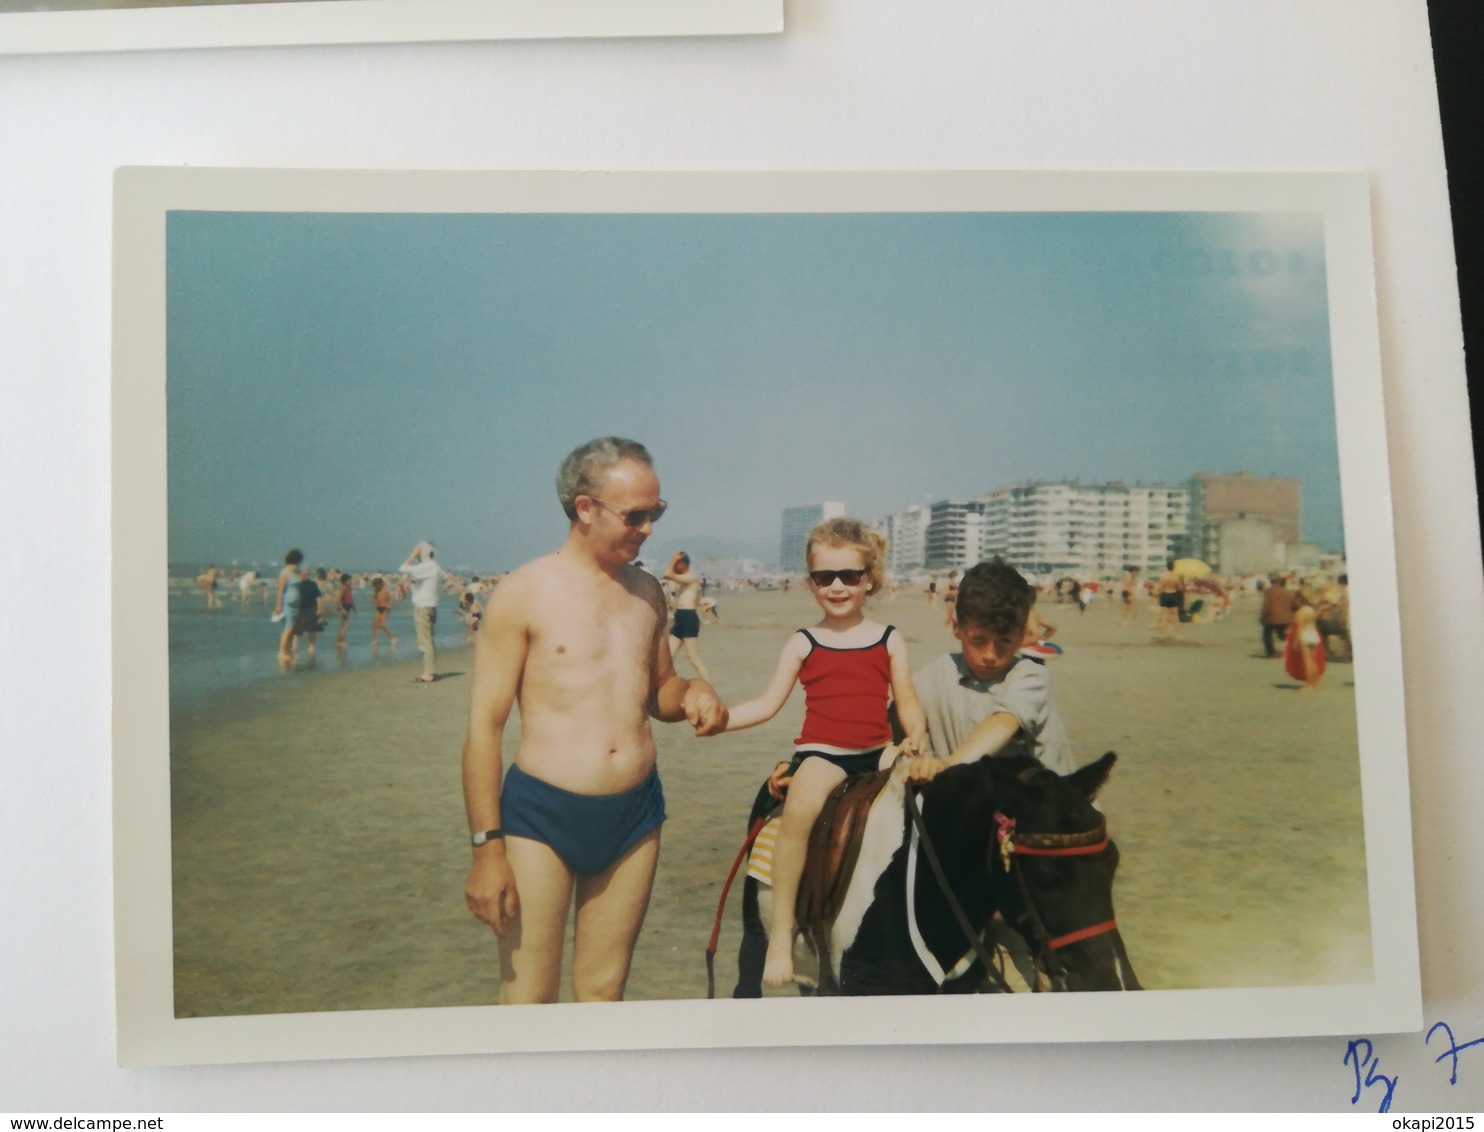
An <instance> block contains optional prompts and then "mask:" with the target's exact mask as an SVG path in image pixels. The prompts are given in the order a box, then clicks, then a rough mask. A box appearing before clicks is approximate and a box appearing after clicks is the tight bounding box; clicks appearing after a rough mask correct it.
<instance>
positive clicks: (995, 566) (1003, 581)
mask: <svg viewBox="0 0 1484 1132" xmlns="http://www.w3.org/2000/svg"><path fill="white" fill-rule="evenodd" d="M1035 604H1036V591H1035V588H1034V587H1033V586H1032V585H1031V584H1030V583H1029V582H1027V581H1026V580H1025V579H1024V578H1022V577H1021V576H1020V572H1019V571H1018V570H1016V569H1015V567H1013V566H1010V565H1008V564H1007V563H1006V562H1005V560H1004V559H1003V558H999V557H996V558H994V559H992V560H991V561H989V562H980V563H978V564H977V565H975V566H972V567H970V568H969V569H968V570H967V571H965V573H964V576H963V580H962V581H960V582H959V584H958V609H957V616H958V623H959V624H960V625H963V626H965V627H969V626H972V627H975V628H979V629H989V630H990V631H991V632H995V633H1014V632H1016V631H1017V630H1023V629H1024V628H1025V623H1026V620H1027V619H1028V618H1029V617H1030V614H1031V606H1033V605H1035Z"/></svg>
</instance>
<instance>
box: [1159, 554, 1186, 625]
mask: <svg viewBox="0 0 1484 1132" xmlns="http://www.w3.org/2000/svg"><path fill="white" fill-rule="evenodd" d="M1154 594H1155V599H1156V600H1157V601H1158V602H1159V619H1158V620H1157V621H1156V622H1155V625H1154V627H1155V628H1156V629H1169V630H1170V631H1171V632H1174V633H1179V632H1180V610H1181V608H1182V607H1183V606H1184V604H1185V583H1184V582H1183V581H1181V580H1180V575H1179V574H1177V573H1175V563H1174V562H1173V561H1169V562H1166V563H1165V572H1164V573H1163V574H1161V575H1160V576H1159V581H1158V582H1156V583H1155V584H1154Z"/></svg>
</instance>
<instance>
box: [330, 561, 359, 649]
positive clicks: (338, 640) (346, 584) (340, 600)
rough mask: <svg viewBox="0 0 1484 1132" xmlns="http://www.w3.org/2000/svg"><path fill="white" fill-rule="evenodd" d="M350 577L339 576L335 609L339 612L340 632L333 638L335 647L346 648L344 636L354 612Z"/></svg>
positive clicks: (347, 575) (348, 629)
mask: <svg viewBox="0 0 1484 1132" xmlns="http://www.w3.org/2000/svg"><path fill="white" fill-rule="evenodd" d="M350 581H351V579H350V575H349V574H341V575H340V591H339V594H338V596H337V599H336V602H335V608H336V609H338V610H339V611H340V632H339V634H337V635H336V637H335V647H336V648H341V649H343V648H345V647H346V641H345V638H346V635H347V634H348V633H349V632H350V615H351V614H352V613H354V612H355V611H356V595H355V594H354V592H352V590H351V588H350Z"/></svg>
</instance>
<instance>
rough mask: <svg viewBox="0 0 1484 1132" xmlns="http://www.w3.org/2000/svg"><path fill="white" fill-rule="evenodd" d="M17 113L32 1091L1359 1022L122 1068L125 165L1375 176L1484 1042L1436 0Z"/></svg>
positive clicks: (176, 90) (1404, 563) (463, 1092)
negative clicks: (117, 270) (115, 754)
mask: <svg viewBox="0 0 1484 1132" xmlns="http://www.w3.org/2000/svg"><path fill="white" fill-rule="evenodd" d="M0 107H4V108H5V112H4V113H3V114H0V161H3V164H0V249H3V253H0V265H3V267H0V577H4V578H5V579H6V581H7V583H8V585H7V586H6V587H5V588H4V589H3V590H0V593H4V594H5V595H6V597H7V598H8V599H9V600H8V601H6V603H5V606H4V613H5V622H4V623H5V624H6V626H7V630H8V632H7V634H6V640H7V643H8V646H9V647H8V648H7V649H5V650H3V658H0V721H3V722H0V728H3V732H0V759H3V766H4V770H5V774H4V779H3V781H4V787H3V789H0V823H3V824H0V828H3V829H4V831H5V833H6V834H7V837H6V848H7V852H6V857H5V865H4V867H3V869H0V907H3V908H5V909H6V910H7V913H8V914H7V916H6V917H5V922H6V926H5V928H4V929H3V931H0V1016H3V1017H4V1019H5V1021H4V1024H3V1026H0V1108H7V1109H16V1110H41V1111H48V1112H58V1111H60V1112H66V1111H88V1110H114V1111H122V1110H133V1111H137V1112H140V1113H146V1112H150V1111H182V1110H184V1111H190V1110H221V1109H228V1110H236V1109H250V1108H288V1109H317V1108H326V1109H430V1108H431V1109H436V1108H455V1109H466V1110H467V1109H475V1110H482V1109H492V1108H493V1109H500V1110H507V1111H508V1110H518V1109H523V1108H531V1107H553V1106H555V1107H562V1108H569V1107H579V1108H580V1107H605V1108H607V1107H612V1108H671V1107H692V1108H714V1107H720V1106H727V1107H731V1106H740V1107H757V1106H767V1107H816V1106H827V1105H844V1106H848V1107H866V1108H874V1109H887V1108H895V1107H932V1108H937V1107H959V1108H981V1107H992V1108H1042V1107H1053V1108H1078V1109H1080V1108H1098V1109H1106V1108H1127V1107H1134V1108H1156V1109H1164V1108H1238V1109H1248V1108H1326V1109H1349V1108H1350V1104H1349V1099H1350V1096H1351V1093H1352V1091H1353V1074H1352V1072H1351V1070H1350V1069H1349V1068H1348V1067H1346V1066H1344V1065H1343V1064H1342V1058H1343V1056H1344V1043H1343V1042H1342V1041H1339V1040H1337V1039H1316V1040H1286V1041H1281V1042H1206V1043H1188V1044H1184V1045H1170V1044H1158V1045H1154V1044H1141V1045H1124V1046H1065V1047H1044V1046H1041V1047H996V1048H994V1049H988V1048H984V1047H942V1048H934V1049H925V1050H919V1051H913V1052H909V1051H904V1050H902V1049H891V1048H882V1049H860V1048H856V1049H849V1050H817V1051H808V1052H802V1051H797V1050H788V1051H781V1052H777V1053H773V1052H769V1051H757V1050H751V1051H699V1052H671V1053H634V1054H613V1053H605V1054H564V1055H537V1054H532V1055H501V1056H498V1057H494V1056H487V1057H448V1058H427V1059H401V1060H387V1061H379V1062H342V1063H306V1064H294V1065H256V1066H229V1067H219V1068H206V1069H175V1070H150V1071H139V1070H131V1071H124V1070H119V1069H117V1068H115V1067H114V1050H113V1022H114V1020H113V1007H112V1002H113V975H112V934H111V895H112V894H111V876H110V863H109V854H110V830H109V824H110V797H109V778H108V765H109V734H108V717H107V703H108V695H109V691H108V689H109V672H108V641H107V625H108V620H109V618H108V609H107V569H108V555H109V537H110V534H109V526H108V480H107V475H108V471H107V469H108V423H109V418H108V367H109V321H108V320H109V302H110V300H109V266H110V265H109V240H110V202H111V177H112V171H113V168H114V167H115V166H117V165H124V164H195V165H238V166H240V165H274V166H294V165H304V166H321V167H325V166H337V165H345V166H358V167H412V168H634V169H643V168H657V169H690V168H694V169H732V168H736V169H768V168H788V169H807V168H924V169H930V168H1035V169H1058V168H1075V169H1100V168H1107V169H1149V170H1162V169H1259V170H1287V169H1320V170H1323V169H1366V170H1370V171H1372V173H1373V174H1374V182H1373V184H1374V199H1375V208H1376V217H1375V231H1376V244H1377V260H1378V274H1379V285H1378V291H1379V295H1378V298H1379V302H1380V309H1381V334H1382V348H1383V364H1384V366H1385V368H1386V387H1387V401H1388V410H1389V413H1390V422H1389V433H1390V444H1391V451H1392V460H1393V473H1394V484H1393V495H1394V501H1395V506H1396V527H1397V535H1398V543H1399V546H1398V564H1399V573H1400V586H1401V601H1402V614H1403V637H1404V652H1405V658H1406V663H1407V699H1408V713H1409V735H1410V741H1411V744H1412V789H1413V821H1414V825H1415V828H1416V846H1417V856H1418V862H1419V865H1418V899H1419V904H1420V911H1419V918H1420V923H1421V945H1422V955H1423V965H1424V976H1423V980H1424V991H1425V995H1426V1000H1427V1012H1426V1018H1427V1022H1428V1023H1429V1024H1430V1023H1432V1022H1434V1021H1438V1020H1443V1021H1447V1022H1449V1023H1451V1024H1452V1026H1453V1028H1454V1030H1455V1032H1456V1033H1457V1036H1458V1040H1459V1041H1467V1040H1470V1039H1472V1038H1475V1037H1480V1036H1484V990H1481V988H1480V982H1481V980H1480V979H1479V977H1478V975H1479V967H1480V964H1479V963H1478V961H1477V960H1476V958H1475V957H1476V956H1477V955H1479V954H1480V947H1479V945H1478V943H1477V940H1478V939H1479V929H1480V927H1481V926H1484V898H1481V896H1480V895H1479V892H1480V885H1479V884H1478V883H1477V881H1476V872H1475V869H1474V867H1473V866H1474V862H1475V861H1477V860H1479V859H1480V858H1481V849H1484V835H1481V832H1480V830H1479V823H1478V822H1477V821H1476V820H1474V817H1473V814H1474V808H1475V807H1476V806H1477V804H1478V800H1479V799H1480V798H1481V797H1484V790H1481V787H1484V772H1481V770H1480V765H1479V760H1478V756H1477V751H1478V738H1477V737H1478V736H1480V735H1484V726H1481V725H1484V707H1481V697H1480V696H1479V695H1478V694H1477V689H1478V688H1479V687H1480V686H1481V676H1484V643H1481V642H1484V635H1481V633H1480V629H1481V628H1484V616H1481V614H1484V609H1481V605H1484V601H1481V598H1484V594H1481V586H1480V576H1481V575H1480V563H1479V543H1478V529H1477V521H1476V518H1475V511H1474V500H1473V480H1472V476H1471V475H1470V474H1469V472H1470V467H1469V461H1470V449H1469V444H1468V432H1467V407H1466V402H1465V393H1464V384H1463V371H1462V353H1461V347H1460V344H1459V339H1458V315H1457V300H1456V296H1455V294H1454V291H1453V270H1452V255H1451V245H1450V240H1449V226H1448V219H1447V213H1446V196H1445V183H1444V174H1443V166H1442V150H1441V142H1440V137H1439V132H1438V126H1437V110H1436V99H1435V94H1434V90H1433V85H1432V66H1431V59H1430V55H1429V50H1428V36H1427V22H1426V13H1425V9H1424V7H1423V5H1422V3H1421V2H1420V0H1413V2H1411V3H1404V2H1402V0H1324V2H1321V0H1251V2H1248V3H1242V4H1229V5H1222V6H1220V7H1219V8H1218V7H1217V6H1208V5H1193V4H1190V3H1189V2H1188V0H1166V2H1136V0H1128V2H1124V3H1109V2H1108V0H1061V2H1043V3H1038V4H1036V5H1021V4H1011V3H1007V2H1004V0H961V2H957V0H955V2H948V0H934V2H931V3H912V4H909V3H907V2H905V0H899V2H896V3H891V2H887V0H848V2H847V0H835V2H833V3H825V2H818V3H808V4H804V3H795V4H791V5H789V7H788V27H787V31H786V32H785V34H784V35H783V36H781V37H766V38H752V37H749V38H745V39H734V40H733V39H722V40H645V41H606V42H536V43H529V42H528V43H494V44H449V45H408V46H400V45H393V46H373V47H314V48H308V47H306V48H283V49H234V50H222V51H193V52H172V53H134V54H119V55H95V56H37V57H11V58H6V59H3V60H0ZM1377 504H1378V505H1384V500H1381V499H1378V500H1377ZM1273 946H1274V947H1281V946H1283V943H1282V939H1281V925H1280V924H1275V925H1274V940H1273ZM1376 1051H1377V1053H1378V1054H1379V1056H1380V1063H1381V1064H1380V1069H1381V1071H1382V1072H1384V1073H1386V1074H1388V1075H1398V1076H1399V1077H1400V1079H1401V1080H1400V1084H1399V1085H1398V1089H1397V1101H1396V1110H1397V1111H1402V1110H1404V1109H1405V1110H1408V1111H1417V1110H1423V1109H1428V1108H1432V1109H1439V1110H1449V1109H1451V1110H1453V1111H1457V1110H1459V1109H1463V1108H1473V1109H1476V1110H1477V1109H1479V1108H1481V1107H1484V1047H1476V1048H1475V1049H1473V1050H1468V1051H1465V1052H1464V1053H1463V1054H1462V1055H1461V1060H1460V1064H1459V1070H1460V1072H1459V1084H1458V1086H1456V1087H1450V1086H1449V1085H1448V1083H1447V1082H1448V1075H1447V1066H1446V1065H1444V1066H1436V1065H1433V1064H1432V1058H1433V1056H1434V1055H1435V1054H1436V1052H1437V1049H1436V1043H1434V1046H1433V1047H1431V1048H1427V1047H1424V1046H1423V1043H1422V1037H1421V1035H1400V1036H1391V1037H1385V1038H1377V1039H1376ZM1376 1098H1377V1091H1376V1090H1374V1089H1373V1090H1371V1091H1370V1092H1368V1093H1367V1094H1366V1095H1365V1096H1363V1097H1362V1099H1361V1103H1360V1105H1359V1106H1357V1107H1358V1108H1360V1109H1362V1110H1365V1111H1374V1108H1375V1100H1376Z"/></svg>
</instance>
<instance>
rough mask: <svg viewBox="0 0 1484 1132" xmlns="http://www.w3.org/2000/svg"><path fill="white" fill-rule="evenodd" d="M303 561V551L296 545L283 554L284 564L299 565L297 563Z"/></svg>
mask: <svg viewBox="0 0 1484 1132" xmlns="http://www.w3.org/2000/svg"><path fill="white" fill-rule="evenodd" d="M303 561H304V552H303V551H302V550H300V549H299V548H298V547H297V546H296V547H294V549H293V550H291V551H289V552H288V553H287V554H285V555H284V556H283V564H284V565H285V566H297V565H299V563H301V562H303Z"/></svg>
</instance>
